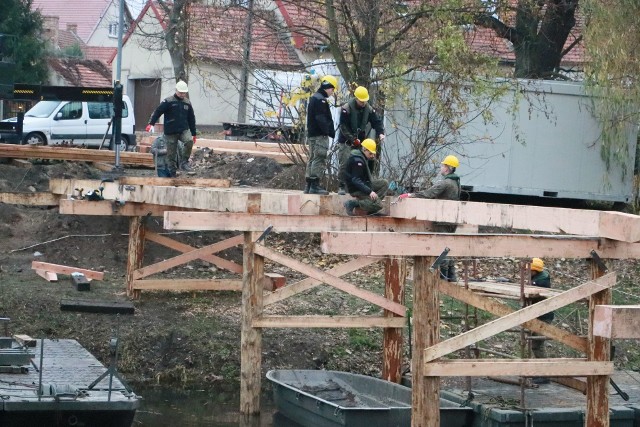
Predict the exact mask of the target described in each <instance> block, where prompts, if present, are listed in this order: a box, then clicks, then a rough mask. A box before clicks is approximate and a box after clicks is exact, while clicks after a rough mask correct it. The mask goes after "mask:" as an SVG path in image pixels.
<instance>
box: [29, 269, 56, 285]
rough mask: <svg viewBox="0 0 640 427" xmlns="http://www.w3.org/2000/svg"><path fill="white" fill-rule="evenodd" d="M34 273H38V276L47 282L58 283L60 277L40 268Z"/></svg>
mask: <svg viewBox="0 0 640 427" xmlns="http://www.w3.org/2000/svg"><path fill="white" fill-rule="evenodd" d="M34 271H35V272H36V274H37V275H38V276H40V277H42V278H44V279H45V280H47V281H49V282H57V281H58V275H57V274H56V273H54V272H53V271H47V270H40V269H38V268H36V269H35V270H34Z"/></svg>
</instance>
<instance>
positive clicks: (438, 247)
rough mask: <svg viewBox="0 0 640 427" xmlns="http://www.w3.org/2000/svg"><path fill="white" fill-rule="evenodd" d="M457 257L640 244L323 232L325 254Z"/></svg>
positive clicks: (627, 253)
mask: <svg viewBox="0 0 640 427" xmlns="http://www.w3.org/2000/svg"><path fill="white" fill-rule="evenodd" d="M445 247H447V248H449V249H450V251H449V256H453V257H486V256H492V257H521V258H531V257H543V258H588V257H589V256H590V255H589V254H590V253H591V251H592V250H595V251H597V252H598V255H600V257H602V258H611V259H640V244H639V243H628V242H621V241H616V240H609V239H599V238H596V237H585V236H557V235H540V234H526V235H525V234H457V233H456V234H449V233H413V234H411V233H363V232H337V231H329V232H324V233H322V244H321V248H322V251H323V252H324V253H333V254H343V255H373V256H384V255H396V256H416V255H417V256H438V255H440V254H441V253H442V251H443V250H444V248H445Z"/></svg>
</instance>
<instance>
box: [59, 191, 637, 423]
mask: <svg viewBox="0 0 640 427" xmlns="http://www.w3.org/2000/svg"><path fill="white" fill-rule="evenodd" d="M96 185H97V183H96V182H84V183H82V182H77V181H73V180H52V181H51V190H52V192H53V193H54V194H58V195H63V196H64V195H68V194H72V189H74V188H79V187H84V188H92V187H95V186H96ZM104 187H105V188H104V190H103V194H104V195H105V198H106V199H109V200H106V201H103V202H86V201H79V200H70V199H62V200H60V212H61V213H69V214H79V215H126V216H130V217H131V227H130V237H129V258H128V266H127V290H128V292H129V294H130V295H133V296H135V297H139V296H140V291H142V290H145V291H146V290H148V289H175V290H180V289H210V290H217V289H233V290H238V291H240V290H241V291H242V313H243V315H242V337H241V343H240V345H241V349H242V356H241V360H242V366H241V395H240V409H241V411H242V413H244V414H256V413H258V412H259V411H260V406H259V405H260V401H259V395H260V385H261V369H260V368H261V353H262V349H261V346H262V341H261V337H262V334H261V331H262V328H271V327H273V328H276V327H286V328H309V327H318V328H343V327H348V328H356V327H362V328H370V327H381V328H384V331H385V332H384V357H383V359H384V360H383V365H382V366H383V376H384V378H385V379H387V380H389V381H396V382H398V381H399V380H400V374H401V372H400V366H401V362H402V360H401V359H402V345H401V344H402V330H403V328H404V327H405V326H406V323H407V321H406V307H405V306H404V281H405V277H406V275H407V274H406V271H407V270H406V262H405V259H406V257H412V258H413V262H414V269H413V292H414V301H413V307H414V310H413V329H412V334H413V336H412V341H413V343H414V346H415V348H418V349H422V351H414V352H413V359H412V361H411V362H412V376H413V415H412V425H413V426H425V427H427V426H428V427H436V426H439V425H440V419H439V399H438V394H439V389H440V386H439V384H440V382H439V377H440V376H449V375H457V376H467V375H468V376H474V375H480V376H486V375H496V374H500V375H522V376H534V375H535V376H559V377H571V376H587V378H588V381H587V397H588V398H587V416H586V420H585V425H587V426H589V427H600V426H602V427H605V426H608V425H609V414H608V407H609V401H608V395H609V392H608V382H609V375H610V374H611V373H612V372H613V364H612V362H611V361H610V359H609V354H610V352H609V349H610V338H611V334H612V332H611V331H612V330H620V326H616V325H619V324H620V322H619V321H617V320H615V318H613V320H612V316H614V314H609V315H607V313H618V312H619V311H617V310H615V309H608V310H607V309H599V306H601V305H607V304H610V303H611V287H612V286H614V285H615V283H616V276H615V273H607V274H605V272H604V271H603V270H602V267H603V266H602V265H601V264H597V263H596V262H595V261H594V262H593V263H592V271H593V273H592V280H591V281H588V282H586V283H584V284H581V285H579V286H577V287H575V288H572V289H570V290H568V291H565V292H560V293H557V294H551V295H548V296H549V297H548V298H547V299H546V300H544V301H542V302H539V303H536V304H533V305H531V306H528V307H524V308H522V309H520V310H515V311H514V310H513V309H511V308H509V307H508V306H507V305H505V304H503V303H499V302H497V301H495V300H494V299H492V298H488V297H486V296H484V294H483V295H479V294H477V293H474V292H473V291H472V290H469V289H465V288H463V287H460V286H457V285H455V284H452V283H447V282H442V281H440V280H439V279H438V276H437V275H436V274H435V273H434V272H432V271H431V269H430V267H431V266H432V264H433V262H434V260H435V257H436V256H437V255H439V254H440V253H441V252H442V251H443V250H444V248H446V247H448V248H449V249H450V253H449V254H450V256H453V257H487V256H491V257H532V256H536V257H542V258H547V257H549V258H560V257H564V258H585V259H591V257H592V255H591V254H592V251H595V252H596V253H597V254H598V255H599V257H600V258H603V259H606V258H633V259H638V258H640V243H638V242H639V241H640V218H639V217H638V216H635V215H629V214H622V213H618V212H601V211H586V210H585V211H581V210H572V209H561V208H546V207H530V206H515V205H499V204H485V203H464V202H451V201H438V200H420V199H409V200H403V201H401V202H400V203H397V204H393V205H390V204H389V200H387V208H386V209H387V210H388V211H390V214H391V216H390V217H369V218H361V217H346V216H344V215H343V208H342V203H343V202H344V201H345V200H346V197H348V196H337V195H329V196H315V195H305V194H302V193H301V192H299V191H297V192H296V191H276V190H259V189H255V188H251V189H235V188H220V187H218V188H213V187H208V188H196V187H182V186H157V185H156V186H149V185H139V184H137V183H135V184H122V183H118V182H115V183H104ZM114 200H117V203H114ZM196 210H199V211H197V212H196ZM147 214H150V215H164V228H165V229H169V230H220V231H238V232H241V233H242V234H239V235H238V236H236V237H232V238H230V239H227V240H225V241H222V242H218V243H215V244H213V245H209V246H206V247H202V248H193V247H190V246H188V245H185V244H182V243H178V242H175V241H173V240H172V239H169V238H167V237H164V236H160V235H158V234H155V233H151V232H148V231H145V227H144V219H143V217H144V216H145V215H147ZM431 221H445V222H453V223H458V224H471V225H479V226H483V225H486V226H495V227H502V228H506V229H525V230H530V231H537V232H542V233H540V234H511V233H509V234H480V233H476V234H446V233H432V232H429V230H430V228H431ZM269 226H271V227H272V228H273V231H275V232H308V233H317V232H321V233H322V250H323V251H324V252H325V253H335V254H347V255H355V256H356V258H354V259H352V260H351V261H349V262H347V263H345V264H342V265H339V266H335V267H333V268H332V269H330V270H326V271H325V270H322V269H319V268H316V267H314V266H311V265H307V264H305V263H302V262H300V261H298V260H296V259H294V258H292V257H289V256H285V255H283V254H281V253H278V252H277V251H275V250H273V249H271V248H269V247H267V246H265V245H264V244H263V242H260V241H257V238H258V236H259V235H260V232H262V231H264V230H265V229H266V228H267V227H269ZM545 233H546V234H545ZM549 233H560V234H549ZM145 241H153V242H156V243H159V244H162V245H165V246H168V247H170V248H172V249H175V250H176V251H178V252H180V254H179V255H177V256H176V257H174V258H171V259H168V260H164V261H161V262H159V263H156V264H153V265H149V266H142V264H141V259H142V254H143V250H144V249H143V248H144V242H145ZM240 244H241V245H243V265H242V266H240V265H237V264H235V263H232V262H230V261H227V260H224V259H222V258H220V257H218V256H216V255H215V253H216V252H218V251H220V250H223V249H224V248H229V247H231V246H234V245H240ZM194 259H202V260H205V261H208V262H210V263H212V264H214V265H216V266H218V267H220V268H224V269H226V270H229V271H231V272H233V273H237V274H242V280H241V281H240V280H224V281H223V280H216V279H212V280H209V281H191V282H185V281H182V280H181V284H177V283H175V282H169V281H164V280H163V281H160V280H154V279H149V278H148V277H149V276H150V275H152V274H155V273H158V272H160V271H163V270H164V269H166V268H170V267H174V266H177V265H179V264H181V263H184V262H188V261H191V260H194ZM265 259H269V260H271V261H273V262H276V263H278V264H281V265H284V266H287V267H289V268H291V269H293V270H295V271H298V272H300V273H303V274H304V275H306V276H308V278H307V279H304V280H301V281H299V282H296V283H292V284H288V285H287V286H285V287H283V288H279V289H276V290H275V291H273V292H267V293H265V291H264V289H263V285H264V276H265V272H264V260H265ZM379 261H382V262H384V265H385V285H386V286H385V294H384V295H378V294H376V293H374V292H370V291H367V290H364V289H362V288H359V287H357V286H354V285H352V284H350V283H348V282H347V281H345V280H344V279H342V278H341V276H343V275H345V274H347V273H349V272H352V271H355V270H357V269H360V268H362V267H364V266H366V265H369V264H371V263H374V262H379ZM436 270H437V269H436ZM323 283H324V284H326V285H329V286H332V287H334V288H337V289H339V290H341V291H343V292H346V293H348V294H351V295H353V296H356V297H358V298H361V299H364V300H366V301H368V302H370V303H371V304H374V305H377V306H378V307H380V309H381V315H378V316H268V315H265V314H264V312H263V310H264V307H266V306H268V305H270V304H273V303H276V302H278V301H282V300H284V299H286V298H289V297H291V296H293V295H297V294H299V293H301V292H304V291H306V290H308V289H311V288H313V287H315V286H318V285H320V284H323ZM485 286H487V285H485ZM483 292H486V289H485V290H484V291H483ZM440 293H442V294H444V295H447V296H450V297H452V298H455V299H458V300H460V301H462V302H464V303H466V304H470V305H472V306H474V307H477V308H480V309H482V310H485V311H488V312H490V313H493V314H494V315H497V316H500V317H499V318H498V319H496V320H494V321H491V322H489V323H486V324H484V325H481V326H478V327H476V328H475V329H471V330H469V331H466V332H464V333H462V334H460V335H458V336H456V337H452V338H449V339H447V340H444V341H440V338H439V325H440V319H439V298H440ZM584 298H588V299H589V312H590V313H589V314H590V328H589V336H588V337H587V338H582V337H579V336H576V335H573V334H571V333H569V332H567V331H565V330H563V329H561V328H558V327H555V326H552V325H549V324H546V323H544V322H541V321H539V320H537V317H538V316H540V315H541V314H544V313H547V312H550V311H552V310H556V309H558V308H560V307H563V306H565V305H567V304H571V303H573V302H575V301H578V300H580V299H584ZM638 310H640V308H639V309H637V310H635V311H634V310H632V314H628V312H625V313H627V316H634V315H635V313H637V312H638ZM596 312H597V313H598V316H599V322H601V323H602V322H604V323H605V326H600V327H596V328H595V329H594V327H593V324H594V313H596ZM635 318H636V319H637V318H638V316H637V315H635ZM603 319H604V320H603ZM607 322H608V323H607ZM636 322H637V320H636ZM636 324H637V323H636ZM518 325H523V326H524V327H525V328H527V329H529V330H531V331H534V332H536V333H539V334H542V335H545V336H546V337H548V338H551V339H554V340H556V341H559V342H561V343H563V344H564V345H566V346H568V347H571V348H573V349H575V350H578V351H580V352H582V353H584V354H585V356H584V357H583V358H576V359H515V360H514V359H504V360H501V359H497V360H496V359H492V360H482V359H480V360H479V359H456V360H449V359H443V358H442V357H443V356H446V355H447V354H450V353H452V352H455V351H457V350H459V349H462V348H464V347H465V346H468V345H470V344H473V343H475V342H477V341H480V340H483V339H486V338H488V337H490V336H492V335H495V334H497V333H500V332H502V331H505V330H507V329H509V328H512V327H514V326H518ZM607 325H608V326H607ZM616 328H618V329H616ZM637 330H638V328H636V331H637ZM607 331H608V333H609V336H606V335H607ZM627 333H631V332H628V331H627ZM636 333H637V332H636Z"/></svg>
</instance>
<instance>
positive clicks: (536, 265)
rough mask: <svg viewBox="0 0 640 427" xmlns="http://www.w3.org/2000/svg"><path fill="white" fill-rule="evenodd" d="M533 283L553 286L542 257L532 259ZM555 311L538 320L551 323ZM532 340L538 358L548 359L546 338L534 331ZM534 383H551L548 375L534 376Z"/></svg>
mask: <svg viewBox="0 0 640 427" xmlns="http://www.w3.org/2000/svg"><path fill="white" fill-rule="evenodd" d="M530 269H531V285H532V286H539V287H541V288H551V276H550V275H549V272H548V271H547V270H546V269H545V268H544V261H542V260H541V259H540V258H533V259H532V260H531V267H530ZM544 299H545V298H544V297H538V298H534V299H532V301H531V302H532V303H534V304H535V303H537V302H540V301H542V300H544ZM554 317H555V316H554V314H553V311H551V312H549V313H545V314H543V315H542V316H540V317H538V320H542V321H543V322H545V323H551V322H552V321H553V318H554ZM531 336H532V338H533V339H532V340H531V351H532V352H533V355H534V356H535V358H536V359H546V358H547V348H546V341H545V340H544V339H536V338H537V337H540V338H543V337H542V336H541V335H540V334H537V333H535V332H534V333H532V334H531ZM533 383H534V384H549V378H547V377H534V378H533Z"/></svg>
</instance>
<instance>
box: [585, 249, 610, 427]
mask: <svg viewBox="0 0 640 427" xmlns="http://www.w3.org/2000/svg"><path fill="white" fill-rule="evenodd" d="M590 264H591V277H592V278H593V279H597V278H598V277H602V276H603V275H604V274H605V271H603V270H602V269H600V268H599V267H598V264H597V263H596V262H595V261H594V260H593V259H592V260H591V261H590ZM606 304H611V288H606V289H603V290H602V291H600V292H597V293H595V294H593V295H591V297H590V298H589V349H588V351H587V360H590V361H608V360H609V359H610V355H611V340H610V339H608V338H604V337H598V336H595V335H594V334H593V322H594V312H595V308H596V305H606ZM585 426H588V427H609V376H608V375H598V376H595V375H591V376H588V377H587V419H586V421H585Z"/></svg>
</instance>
